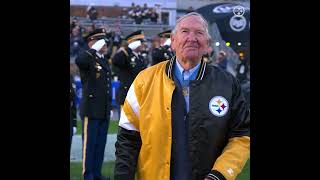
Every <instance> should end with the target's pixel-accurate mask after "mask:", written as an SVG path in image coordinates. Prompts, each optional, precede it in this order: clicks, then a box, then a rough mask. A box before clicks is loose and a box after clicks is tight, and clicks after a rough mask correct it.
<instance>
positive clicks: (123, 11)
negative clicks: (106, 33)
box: [121, 8, 128, 19]
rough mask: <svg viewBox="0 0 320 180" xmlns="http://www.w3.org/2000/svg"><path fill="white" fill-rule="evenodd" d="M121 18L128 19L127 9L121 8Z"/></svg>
mask: <svg viewBox="0 0 320 180" xmlns="http://www.w3.org/2000/svg"><path fill="white" fill-rule="evenodd" d="M121 18H122V19H128V9H127V8H122V12H121Z"/></svg>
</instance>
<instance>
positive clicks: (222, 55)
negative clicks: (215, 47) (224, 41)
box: [216, 50, 228, 70]
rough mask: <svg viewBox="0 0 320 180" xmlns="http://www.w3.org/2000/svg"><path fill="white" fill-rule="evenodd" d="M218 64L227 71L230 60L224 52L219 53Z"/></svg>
mask: <svg viewBox="0 0 320 180" xmlns="http://www.w3.org/2000/svg"><path fill="white" fill-rule="evenodd" d="M216 63H217V65H218V66H219V67H220V68H222V69H224V70H227V65H228V60H227V58H226V53H225V52H224V51H222V50H221V51H219V54H218V58H217V61H216Z"/></svg>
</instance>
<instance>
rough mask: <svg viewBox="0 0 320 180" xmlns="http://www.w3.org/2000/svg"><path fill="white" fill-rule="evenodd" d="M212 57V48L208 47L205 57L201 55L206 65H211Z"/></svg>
mask: <svg viewBox="0 0 320 180" xmlns="http://www.w3.org/2000/svg"><path fill="white" fill-rule="evenodd" d="M212 57H213V49H212V47H209V48H208V52H207V53H206V54H205V55H203V60H204V61H206V63H208V64H212V62H213V60H212Z"/></svg>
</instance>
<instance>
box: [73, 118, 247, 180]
mask: <svg viewBox="0 0 320 180" xmlns="http://www.w3.org/2000/svg"><path fill="white" fill-rule="evenodd" d="M118 124H119V121H110V124H109V130H108V134H115V133H117V131H118ZM77 125H78V130H77V134H81V121H78V124H77ZM113 169H114V162H113V161H109V162H105V163H104V164H103V167H102V174H103V175H104V176H109V177H112V179H113ZM81 172H82V163H81V162H70V180H82V179H83V178H82V175H81ZM236 180H250V160H248V162H247V164H246V165H245V167H244V168H243V170H242V172H241V173H240V174H239V175H238V177H237V179H236Z"/></svg>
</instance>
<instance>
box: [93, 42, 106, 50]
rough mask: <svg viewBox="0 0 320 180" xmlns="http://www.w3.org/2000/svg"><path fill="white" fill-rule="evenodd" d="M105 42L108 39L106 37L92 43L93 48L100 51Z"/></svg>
mask: <svg viewBox="0 0 320 180" xmlns="http://www.w3.org/2000/svg"><path fill="white" fill-rule="evenodd" d="M105 44H106V41H105V40H104V39H100V40H99V41H97V42H95V43H94V44H93V45H92V47H91V49H94V50H96V51H98V52H99V51H100V50H101V48H102V47H103V46H104V45H105Z"/></svg>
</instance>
